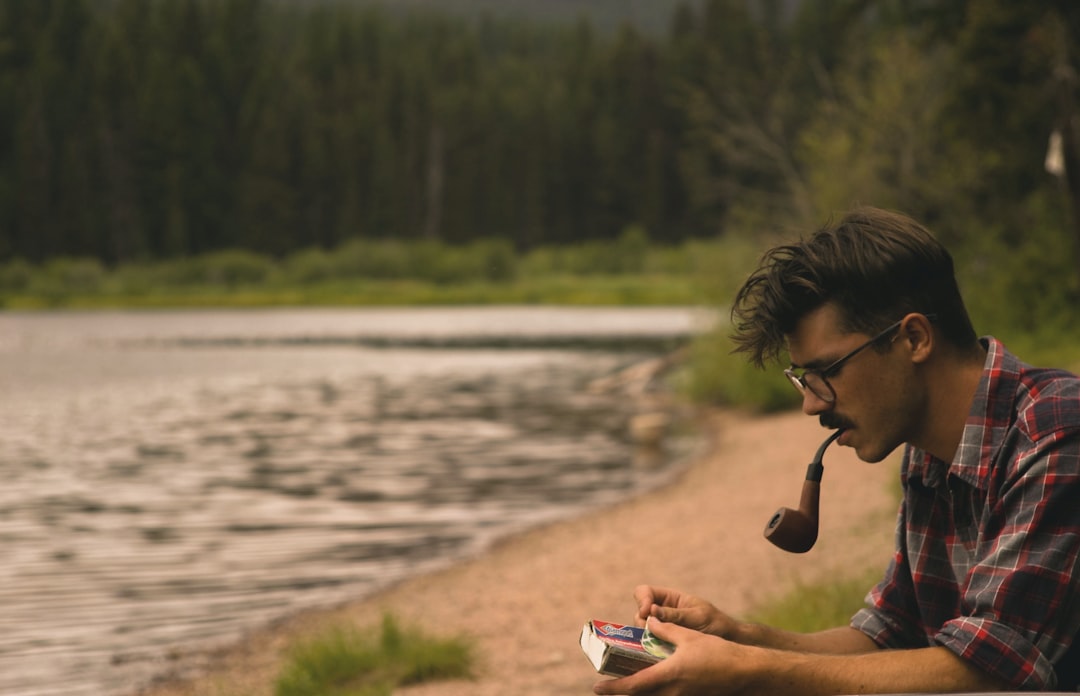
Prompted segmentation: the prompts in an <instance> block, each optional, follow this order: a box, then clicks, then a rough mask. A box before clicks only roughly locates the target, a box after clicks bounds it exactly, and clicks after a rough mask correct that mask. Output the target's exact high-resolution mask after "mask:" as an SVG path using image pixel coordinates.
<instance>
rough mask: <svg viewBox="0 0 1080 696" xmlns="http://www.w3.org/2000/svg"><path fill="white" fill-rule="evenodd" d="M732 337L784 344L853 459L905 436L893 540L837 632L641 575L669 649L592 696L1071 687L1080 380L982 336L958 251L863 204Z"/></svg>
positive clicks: (1077, 607) (750, 287) (1078, 612)
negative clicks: (958, 274) (802, 628)
mask: <svg viewBox="0 0 1080 696" xmlns="http://www.w3.org/2000/svg"><path fill="white" fill-rule="evenodd" d="M732 319H733V325H734V329H735V335H734V340H735V342H736V345H737V349H738V350H740V351H743V352H746V353H748V354H749V357H750V358H751V360H753V361H754V362H755V363H756V364H758V365H759V366H761V365H763V364H764V363H765V362H766V361H768V360H771V359H774V358H777V357H779V355H780V354H781V353H782V352H783V351H784V350H785V349H786V351H787V352H788V353H789V355H790V359H791V367H790V369H788V370H786V371H785V372H786V374H787V376H788V379H790V380H791V382H792V384H794V385H795V386H796V388H797V389H798V390H799V391H800V392H801V393H802V398H803V402H802V408H803V411H804V412H805V413H806V414H807V415H811V416H818V418H819V419H820V421H821V424H822V425H823V426H824V427H826V428H830V429H843V434H842V435H841V436H840V438H839V439H838V440H837V442H838V443H839V444H840V445H846V446H848V447H851V448H853V449H854V450H855V452H856V453H857V454H858V456H859V458H860V459H863V460H864V461H867V462H879V461H881V460H882V459H884V458H885V457H886V456H887V455H888V454H889V453H890V452H892V451H893V450H894V449H895V448H897V447H898V446H900V445H905V450H904V458H903V462H902V465H901V482H902V484H903V489H904V498H903V503H902V505H901V509H900V513H899V519H898V524H897V534H896V551H895V554H894V557H893V559H892V561H891V562H890V564H889V566H888V570H887V571H886V573H885V577H884V578H883V580H882V581H881V582H880V583H879V584H878V585H877V586H876V587H875V588H873V589H872V590H871V591H870V593H869V595H868V596H867V607H866V608H864V609H862V610H860V611H859V612H858V613H857V614H856V615H855V616H854V617H853V618H852V620H851V623H850V625H849V626H844V627H838V628H834V629H830V630H827V631H822V632H819V633H812V634H796V633H791V632H787V631H782V630H778V629H774V628H770V627H766V626H759V625H752V624H747V623H743V622H740V621H737V620H735V619H733V618H731V617H730V616H728V615H727V614H725V613H723V612H722V611H720V610H719V609H717V608H716V607H714V606H713V605H711V604H709V603H708V602H706V601H705V600H703V599H700V598H697V597H694V596H691V595H687V594H684V593H680V592H678V591H676V590H672V589H668V588H661V587H652V586H641V587H638V588H637V590H636V591H635V598H636V600H637V603H638V620H639V621H640V622H642V623H647V625H648V627H649V629H650V630H651V631H652V632H653V633H655V634H656V635H657V636H658V637H659V638H662V639H665V640H668V641H670V642H672V643H674V644H675V645H676V650H675V653H674V655H672V656H671V657H669V658H667V659H666V660H664V661H662V662H660V663H659V664H657V665H654V666H652V667H650V668H648V669H645V670H643V671H641V672H638V673H637V674H635V675H631V676H629V677H624V678H621V679H615V680H609V681H603V682H600V683H598V684H597V685H596V687H595V692H596V693H598V694H657V695H663V696H674V695H676V694H680V695H685V694H710V695H712V694H770V695H772V694H785V695H798V694H858V693H863V694H865V693H899V692H905V693H912V692H972V691H1002V690H1053V689H1059V690H1064V689H1069V690H1076V689H1077V688H1078V687H1077V684H1078V682H1080V640H1078V633H1080V379H1078V378H1077V377H1076V376H1075V375H1071V374H1069V373H1066V372H1063V371H1057V370H1043V369H1036V368H1032V367H1030V366H1028V365H1025V364H1023V363H1021V362H1020V361H1019V360H1018V359H1017V358H1016V357H1015V356H1013V355H1012V354H1010V353H1009V352H1008V351H1007V350H1006V349H1005V348H1004V346H1002V344H1001V343H1000V342H998V341H997V340H995V339H993V338H989V337H988V338H983V339H978V338H977V337H976V334H975V331H974V329H973V328H972V325H971V321H970V319H969V318H968V315H967V311H966V309H965V307H964V303H963V300H962V299H961V296H960V292H959V290H958V288H957V284H956V280H955V277H954V271H953V262H952V258H951V257H950V256H949V254H948V252H947V251H946V250H945V249H944V248H943V247H942V246H941V245H940V244H939V243H938V242H937V241H936V240H935V239H934V238H933V237H932V236H931V235H930V233H929V232H927V231H926V230H925V229H924V228H923V227H922V226H920V225H919V224H918V223H916V222H915V221H913V220H911V219H910V218H907V217H905V216H903V215H899V214H896V213H891V212H886V211H882V210H877V209H872V208H862V209H858V210H854V211H852V212H850V213H848V214H847V215H846V216H845V217H844V218H843V219H842V220H840V221H839V222H838V223H837V224H835V225H833V226H829V227H826V228H824V229H822V230H820V231H819V232H817V233H816V234H815V235H813V236H812V237H811V238H809V239H808V240H804V241H800V242H799V243H796V244H791V245H785V246H780V247H777V248H775V249H773V250H772V251H770V252H768V253H767V254H766V255H765V257H764V258H763V260H762V262H761V265H760V266H759V267H758V269H757V270H756V271H755V272H754V273H753V274H752V275H751V276H750V278H749V279H748V280H747V281H746V283H745V284H744V285H743V287H742V288H741V290H740V291H739V293H738V295H737V297H736V301H735V305H734V308H733V310H732Z"/></svg>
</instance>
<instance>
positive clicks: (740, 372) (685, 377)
mask: <svg viewBox="0 0 1080 696" xmlns="http://www.w3.org/2000/svg"><path fill="white" fill-rule="evenodd" d="M726 333H727V328H726V325H724V327H723V328H720V329H717V330H715V331H712V332H709V333H707V334H704V335H702V336H699V337H698V338H697V339H695V341H694V343H693V344H692V345H691V350H690V362H689V367H688V368H687V369H686V370H684V371H683V372H682V373H681V374H680V377H679V380H678V385H679V389H680V391H681V392H683V393H684V394H686V396H688V397H689V398H690V399H692V400H693V401H696V402H698V403H708V404H715V405H721V406H733V407H736V408H742V409H746V410H749V411H751V412H755V413H770V412H775V411H782V410H786V409H791V408H796V407H798V405H799V394H798V392H796V391H795V390H794V389H792V388H791V385H790V384H789V383H788V381H787V379H785V378H784V376H783V374H781V373H780V370H779V369H777V370H759V369H757V368H756V367H754V366H753V365H751V364H750V363H749V362H747V360H746V359H745V358H744V357H743V356H742V355H735V354H733V353H732V352H731V350H732V345H731V341H730V339H729V338H728V337H727V335H726Z"/></svg>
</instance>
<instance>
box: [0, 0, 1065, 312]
mask: <svg viewBox="0 0 1080 696" xmlns="http://www.w3.org/2000/svg"><path fill="white" fill-rule="evenodd" d="M421 4H422V3H421ZM429 5H430V4H429ZM480 5H481V6H482V5H483V3H480ZM670 5H671V7H672V8H673V9H672V11H671V14H670V17H669V18H668V21H667V22H666V27H667V28H666V29H665V30H657V29H656V27H653V26H651V27H649V28H643V27H641V26H638V25H635V24H634V23H630V22H625V23H623V24H621V25H620V26H618V27H609V28H607V29H601V28H598V26H596V25H595V24H594V23H593V22H592V21H590V20H589V19H588V17H587V16H586V15H582V16H580V17H579V18H578V19H576V20H569V19H565V18H564V19H563V20H561V21H541V20H540V19H538V18H536V17H531V18H530V17H525V16H520V15H513V14H506V13H492V12H490V11H485V10H484V9H483V7H479V8H478V9H477V10H476V11H475V12H471V13H470V12H463V11H461V10H460V8H459V10H458V11H455V12H449V11H447V12H440V11H438V10H437V9H435V8H434V7H430V6H429V7H425V8H423V9H422V10H417V11H411V12H401V11H390V10H388V9H386V7H385V6H383V5H380V4H378V3H375V2H360V1H358V0H354V1H352V2H347V1H345V0H338V1H336V2H335V1H334V0H320V1H318V2H299V1H298V0H297V1H293V2H290V1H288V0H0V295H3V294H5V293H7V294H10V293H13V292H17V291H19V290H20V289H22V290H25V287H26V283H27V282H28V281H27V278H28V277H30V275H32V272H33V271H34V270H35V269H38V268H44V267H47V266H49V264H56V263H61V262H66V263H69V264H70V263H71V262H72V260H78V261H80V262H81V263H83V264H84V266H85V264H90V267H91V268H94V269H99V270H100V271H101V272H111V271H113V270H116V269H122V268H125V267H128V266H138V265H142V266H143V267H152V265H153V264H160V263H166V262H177V261H183V260H192V259H200V258H206V257H207V256H212V255H215V254H217V255H220V254H233V255H237V254H240V255H243V254H248V255H249V256H248V257H245V258H251V255H254V256H255V257H257V258H259V259H263V260H265V261H267V262H269V263H284V262H285V261H286V260H288V259H294V258H296V257H297V256H298V255H307V257H309V258H310V257H311V256H312V255H316V256H317V255H319V254H333V253H334V252H335V250H340V249H343V248H346V249H353V250H356V249H379V248H385V246H386V245H391V246H393V245H405V246H407V247H410V248H411V247H413V246H415V245H419V246H420V247H423V248H426V249H435V250H437V251H441V252H446V253H451V252H453V250H454V249H473V248H477V246H476V245H480V248H483V249H489V250H490V249H494V250H495V252H493V253H496V254H497V255H501V256H502V257H506V258H510V257H516V256H523V255H528V254H534V255H535V254H536V253H537V251H538V250H547V252H548V253H549V256H550V252H551V250H552V249H560V248H579V247H580V246H581V245H588V244H605V243H612V244H615V243H618V240H623V243H625V242H626V240H627V238H629V239H630V240H631V241H633V240H635V239H637V240H644V242H645V243H646V244H647V245H649V246H650V247H655V248H657V249H665V248H667V249H672V248H681V249H685V248H686V245H688V244H690V245H692V244H695V243H699V242H701V241H703V240H705V241H715V242H717V243H724V242H725V241H731V240H747V239H749V240H753V241H754V242H760V243H764V241H765V240H768V239H771V238H775V237H776V236H778V235H784V234H791V233H792V230H803V231H806V230H810V229H812V228H813V227H815V226H816V225H819V224H821V222H823V221H824V220H825V219H826V218H828V217H829V216H830V215H833V214H835V213H836V212H838V211H842V210H843V209H845V208H847V207H849V206H851V205H852V204H856V203H865V204H873V205H878V206H881V207H888V208H894V209H899V210H902V211H905V212H907V213H909V214H911V215H913V216H915V217H916V218H919V219H920V220H922V221H923V222H925V223H926V224H927V225H928V226H929V227H930V228H931V229H932V230H934V231H935V232H936V233H937V234H938V235H939V236H940V237H941V238H942V239H943V240H944V241H945V242H946V244H948V245H949V246H950V248H951V249H952V250H953V252H954V254H955V255H956V256H957V257H958V259H960V263H959V265H960V266H961V274H962V275H964V276H965V278H966V279H967V280H966V282H967V283H969V285H970V286H971V287H972V288H973V291H974V292H973V293H972V294H975V295H977V296H978V299H977V300H976V304H978V305H980V306H981V307H986V308H990V309H987V310H985V311H986V312H990V311H993V312H997V313H998V315H999V316H998V320H999V321H1001V322H1002V323H1003V324H1006V325H1008V326H1010V327H1015V328H1017V329H1030V330H1035V329H1036V328H1041V327H1045V326H1047V325H1053V326H1056V327H1057V328H1058V329H1066V328H1068V327H1070V326H1072V325H1073V324H1076V323H1077V322H1076V319H1077V309H1076V308H1077V306H1080V302H1078V300H1080V270H1078V269H1080V232H1078V230H1080V222H1078V218H1080V215H1078V202H1080V114H1078V112H1077V95H1078V85H1077V80H1078V78H1077V69H1078V67H1080V58H1078V56H1077V48H1078V47H1080V44H1078V42H1077V37H1078V35H1080V5H1077V4H1075V3H1073V2H1070V1H1069V0H1043V1H1041V2H1024V3H1016V2H1012V1H1011V0H956V1H951V2H938V1H934V0H802V1H801V2H780V1H779V0H772V1H770V0H761V1H754V0H697V1H695V2H677V3H676V2H672V3H670ZM364 245H367V246H366V247H365V246H364ZM379 245H382V246H379ZM424 245H427V246H426V247H425V246H424ZM364 255H367V256H370V254H367V253H366V252H365V254H364ZM689 255H690V256H692V255H693V254H689ZM368 265H369V266H370V265H371V264H368ZM383 268H385V267H383ZM359 272H360V273H363V272H364V271H363V270H362V269H361V270H360V271H359ZM20 284H21V285H20ZM976 309H978V308H976Z"/></svg>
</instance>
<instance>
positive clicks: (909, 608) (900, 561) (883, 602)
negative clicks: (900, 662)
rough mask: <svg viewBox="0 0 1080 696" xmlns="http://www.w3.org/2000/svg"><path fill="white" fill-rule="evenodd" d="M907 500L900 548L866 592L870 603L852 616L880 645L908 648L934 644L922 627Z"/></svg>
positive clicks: (899, 528)
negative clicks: (907, 540) (910, 551)
mask: <svg viewBox="0 0 1080 696" xmlns="http://www.w3.org/2000/svg"><path fill="white" fill-rule="evenodd" d="M906 508H907V504H906V503H902V504H901V506H900V513H899V514H898V515H897V522H896V544H895V548H896V551H895V552H894V554H893V557H892V560H891V561H890V562H889V567H888V569H887V570H886V571H885V576H884V578H882V580H881V582H879V583H878V584H877V585H876V586H875V587H873V588H872V589H871V590H870V592H869V593H868V594H867V595H866V607H864V608H863V609H860V610H859V611H858V612H857V613H856V614H855V616H853V617H852V619H851V627H852V628H855V629H857V630H859V631H862V632H863V633H864V634H866V635H867V637H869V638H870V639H871V640H873V641H874V642H875V643H876V644H877V645H878V647H880V648H891V649H904V648H917V647H927V646H929V645H930V642H929V639H928V638H927V636H926V632H925V630H924V629H922V628H921V622H920V619H919V610H918V606H917V601H916V595H915V588H914V584H913V582H912V573H911V565H910V563H909V560H908V556H907V551H906V549H907V544H906V543H905V536H906V526H905V522H904V521H905V519H907V514H906Z"/></svg>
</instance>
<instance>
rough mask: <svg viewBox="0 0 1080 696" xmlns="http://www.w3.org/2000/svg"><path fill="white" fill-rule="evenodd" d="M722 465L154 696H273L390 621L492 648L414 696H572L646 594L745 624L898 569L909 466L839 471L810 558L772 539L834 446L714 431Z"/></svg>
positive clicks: (717, 462) (324, 617) (421, 582)
mask: <svg viewBox="0 0 1080 696" xmlns="http://www.w3.org/2000/svg"><path fill="white" fill-rule="evenodd" d="M707 430H708V432H709V434H710V437H711V439H712V442H711V447H710V448H709V453H708V455H707V456H703V457H701V458H700V459H698V460H697V461H695V462H693V463H692V464H691V465H690V466H689V467H688V468H687V470H686V471H685V473H683V474H682V475H681V476H679V477H678V478H677V479H676V480H675V481H674V482H673V483H672V484H670V485H668V486H666V487H664V488H663V489H661V490H657V491H653V492H650V493H647V494H645V495H643V496H640V497H638V498H635V499H633V500H631V501H628V502H625V503H621V504H619V505H616V506H615V507H612V508H609V509H606V510H603V511H597V512H596V513H590V514H587V515H585V516H583V517H580V518H577V519H574V520H571V521H568V522H562V523H557V524H554V525H550V526H547V527H544V528H542V529H538V530H534V531H531V532H528V533H525V534H522V535H519V536H515V537H513V538H512V539H510V540H507V541H505V542H503V543H501V544H499V545H498V546H497V547H495V548H493V549H491V550H490V551H488V552H487V553H485V554H483V555H482V556H480V557H477V558H475V559H473V560H471V561H468V562H466V563H463V564H461V565H457V566H454V567H451V568H448V569H446V570H443V571H440V572H437V573H434V574H431V575H428V576H424V577H420V578H416V579H414V580H411V581H408V582H406V583H403V584H401V585H400V586H397V587H395V588H393V589H391V590H388V591H386V592H384V593H382V594H380V595H378V596H375V597H372V598H370V599H366V600H364V601H360V602H357V603H355V604H350V605H347V606H343V607H340V608H337V609H334V610H332V611H325V612H312V613H308V614H304V615H303V616H298V617H294V618H292V619H290V620H288V621H283V622H282V623H281V624H279V625H277V626H275V627H273V628H269V629H267V630H264V631H261V632H259V633H257V634H255V635H252V636H250V638H249V639H248V640H246V641H244V643H243V644H241V645H239V646H236V647H235V648H234V649H232V650H229V651H227V652H225V653H223V654H222V655H219V656H217V657H216V658H215V659H214V661H213V663H212V665H211V668H210V671H209V672H208V673H207V674H206V675H204V676H202V677H200V678H198V679H195V680H192V681H186V682H182V683H181V682H175V683H165V684H161V685H159V686H157V687H156V688H154V689H152V690H150V691H147V692H145V693H147V694H151V695H152V696H181V695H183V696H192V695H194V694H198V695H200V696H203V695H205V696H222V695H223V694H228V695H230V696H231V695H233V694H247V695H251V696H258V695H263V694H266V695H268V696H269V695H270V694H272V693H273V688H272V684H273V679H274V676H275V674H276V671H277V668H278V665H279V660H280V655H281V654H282V651H283V649H284V648H285V646H287V645H288V643H289V641H290V640H292V639H294V638H295V637H297V636H301V635H304V634H305V632H307V631H310V630H311V629H312V628H313V627H314V628H317V627H319V626H322V625H325V623H326V622H328V621H336V620H340V619H348V620H351V621H356V622H359V623H360V624H361V625H372V626H374V625H377V624H378V622H379V619H380V617H381V615H382V613H383V612H385V611H391V612H393V613H395V614H396V615H397V616H398V617H399V618H400V619H401V620H402V622H403V623H405V624H409V625H416V626H419V627H420V628H422V629H424V630H425V631H426V632H428V633H430V634H433V635H438V636H450V635H464V636H468V637H471V638H472V639H473V640H474V641H475V644H476V646H477V654H478V658H479V663H478V665H477V672H478V674H477V676H476V679H475V680H473V681H460V682H441V683H435V684H428V685H422V686H418V687H411V688H408V689H404V690H401V691H400V694H402V696H435V695H438V696H495V695H496V694H498V695H503V694H516V695H519V696H522V695H526V696H528V695H535V696H556V695H558V696H566V695H567V694H587V693H591V686H592V684H593V683H594V682H595V681H597V679H598V677H597V675H596V674H595V672H593V670H592V667H591V666H590V665H589V663H588V662H587V661H586V659H585V658H584V656H583V655H582V654H581V652H580V649H579V648H578V646H577V638H578V633H579V631H580V629H581V625H582V624H583V623H584V622H585V621H586V620H587V619H590V618H603V619H609V620H614V621H619V620H626V621H629V620H630V619H631V618H632V616H633V611H634V604H633V601H632V592H633V588H634V586H635V585H637V584H639V583H643V582H648V583H653V584H659V585H670V586H674V587H678V588H680V589H683V590H687V591H690V592H693V593H695V594H698V595H701V596H704V597H706V598H709V599H710V600H712V601H713V602H714V603H716V604H717V605H718V606H720V607H721V608H724V609H725V610H727V611H729V612H730V613H732V614H734V615H737V616H738V615H742V614H745V613H746V612H747V611H749V610H750V609H752V608H753V607H754V606H755V605H757V604H759V603H761V602H765V601H768V600H769V599H770V598H773V597H776V596H779V595H782V594H783V593H784V592H785V591H787V590H788V589H790V588H791V587H792V586H794V585H795V584H796V583H799V582H815V581H817V580H820V579H824V578H827V577H829V576H830V575H831V574H842V575H845V576H846V575H850V574H851V573H852V571H859V570H863V569H865V568H867V567H872V566H875V565H881V567H882V568H883V569H884V564H885V562H886V560H887V557H888V553H889V550H890V548H891V545H892V532H893V516H894V513H895V502H894V498H893V496H892V494H891V488H892V487H894V486H895V485H896V484H895V481H896V479H897V464H896V460H895V458H890V459H889V460H887V461H886V462H883V463H881V464H873V465H870V464H864V463H862V462H860V461H858V459H856V458H855V456H854V454H853V453H852V452H850V451H849V450H846V449H841V448H836V447H834V448H832V449H830V450H829V452H828V453H827V454H826V456H825V477H824V480H823V483H822V491H823V492H822V503H821V506H822V521H821V533H820V537H819V541H818V543H817V545H816V546H815V548H814V549H813V550H811V551H810V552H809V553H808V554H805V555H791V554H787V553H785V552H783V551H780V550H778V549H776V548H775V547H773V546H772V545H771V544H769V543H767V542H766V541H765V540H764V539H763V538H762V529H763V528H764V525H765V523H766V521H767V520H768V519H769V517H770V516H771V515H772V513H773V512H774V511H775V510H776V509H777V508H778V507H779V506H782V505H783V506H792V507H794V506H796V505H797V503H798V496H799V491H800V488H801V482H802V478H803V476H804V475H805V472H806V465H807V463H808V462H809V461H810V459H811V458H812V457H813V454H814V452H815V450H816V449H817V447H818V446H819V445H820V444H821V442H822V440H823V439H824V437H825V435H826V433H825V431H823V430H822V429H821V428H820V427H819V426H818V424H817V420H816V419H813V418H808V417H806V416H803V415H802V414H799V413H788V414H782V415H778V416H769V417H757V418H751V417H747V416H742V415H738V414H730V413H723V414H716V415H714V416H710V417H709V419H708V423H707Z"/></svg>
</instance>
